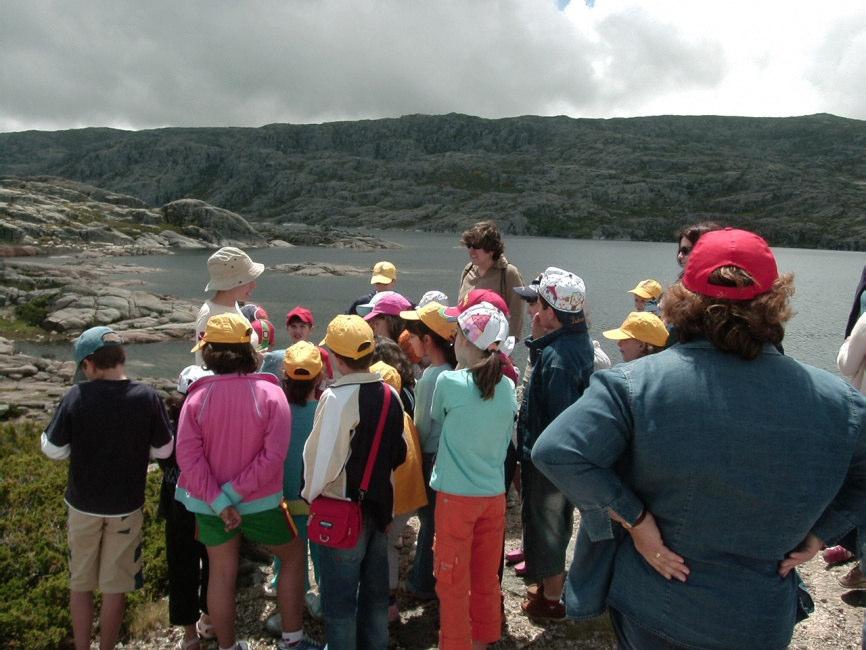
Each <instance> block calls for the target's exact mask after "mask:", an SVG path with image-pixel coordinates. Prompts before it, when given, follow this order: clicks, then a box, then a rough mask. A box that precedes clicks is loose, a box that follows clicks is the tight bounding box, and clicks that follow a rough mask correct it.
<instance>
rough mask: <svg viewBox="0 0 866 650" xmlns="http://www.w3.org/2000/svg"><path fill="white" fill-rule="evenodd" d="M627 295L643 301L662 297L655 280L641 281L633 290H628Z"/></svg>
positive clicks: (659, 287) (660, 287) (659, 286)
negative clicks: (631, 294)
mask: <svg viewBox="0 0 866 650" xmlns="http://www.w3.org/2000/svg"><path fill="white" fill-rule="evenodd" d="M628 293H633V294H634V295H636V296H637V297H638V298H643V299H644V300H658V299H659V298H660V297H661V295H662V285H661V284H659V283H658V282H656V281H655V280H641V281H640V282H638V283H637V286H636V287H635V288H634V289H629V290H628Z"/></svg>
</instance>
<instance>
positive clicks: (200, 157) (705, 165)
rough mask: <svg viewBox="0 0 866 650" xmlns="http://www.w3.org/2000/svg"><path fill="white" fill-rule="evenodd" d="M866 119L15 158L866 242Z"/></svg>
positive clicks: (79, 139) (279, 199)
mask: <svg viewBox="0 0 866 650" xmlns="http://www.w3.org/2000/svg"><path fill="white" fill-rule="evenodd" d="M864 145H866V122H863V121H859V120H850V119H844V118H839V117H835V116H832V115H826V114H819V115H811V116H805V117H791V118H741V117H713V116H695V117H677V116H659V117H644V118H628V119H625V118H623V119H610V120H600V119H592V120H590V119H572V118H568V117H532V116H526V117H515V118H507V119H498V120H487V119H482V118H476V117H471V116H467V115H457V114H451V115H440V116H425V115H411V116H405V117H402V118H397V119H383V120H365V121H358V122H338V123H327V124H314V125H291V124H272V125H268V126H264V127H261V128H166V129H153V130H146V131H135V132H131V131H120V130H115V129H103V128H100V129H79V130H72V131H57V132H36V131H30V132H22V133H6V134H0V174H14V175H18V176H32V175H37V174H50V175H53V176H58V177H63V178H68V179H73V180H76V181H78V182H84V183H89V184H93V185H96V186H99V187H104V188H108V189H109V190H111V191H112V192H117V193H124V194H128V195H132V196H136V197H140V198H141V199H142V200H143V201H145V202H146V203H147V204H150V205H163V204H165V203H167V202H171V201H174V200H177V199H179V198H184V197H186V198H194V199H198V200H202V201H206V202H208V203H210V204H213V205H219V206H222V207H224V208H226V209H228V210H231V211H233V212H236V213H238V214H240V215H243V217H244V218H245V219H247V220H248V221H252V222H256V223H259V222H268V223H285V222H290V223H303V224H307V225H320V226H321V225H325V226H340V227H344V226H372V227H380V228H381V227H396V228H423V229H430V230H457V229H459V228H461V227H463V226H464V225H466V224H468V223H471V222H473V221H476V220H478V219H481V218H495V219H497V221H499V222H500V224H501V225H502V226H503V228H504V229H505V230H506V231H507V232H511V233H517V234H533V235H551V236H564V237H586V238H619V239H638V240H669V239H670V238H671V233H672V231H674V230H676V229H677V228H678V227H679V226H681V225H682V224H683V223H687V222H690V221H697V220H702V219H715V220H718V221H722V222H725V223H731V224H734V225H740V226H744V227H750V228H753V229H755V230H758V231H759V232H761V233H762V234H764V235H765V236H766V237H767V238H768V239H769V240H770V241H771V243H773V244H775V245H790V246H811V247H826V248H856V249H866V219H864V215H866V146H864Z"/></svg>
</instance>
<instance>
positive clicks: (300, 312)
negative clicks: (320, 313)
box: [286, 305, 315, 327]
mask: <svg viewBox="0 0 866 650" xmlns="http://www.w3.org/2000/svg"><path fill="white" fill-rule="evenodd" d="M293 318H300V319H301V320H302V321H303V322H304V323H306V324H307V325H309V326H310V327H312V326H313V325H315V323H314V322H313V312H311V311H310V310H309V309H307V308H306V307H301V306H300V305H298V306H297V307H295V308H294V309H293V310H292V311H290V312H289V313H288V314H286V327H288V326H289V321H290V320H292V319H293Z"/></svg>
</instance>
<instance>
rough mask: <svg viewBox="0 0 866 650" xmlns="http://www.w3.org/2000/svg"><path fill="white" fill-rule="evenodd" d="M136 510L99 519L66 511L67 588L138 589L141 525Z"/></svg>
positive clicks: (118, 591) (140, 582)
mask: <svg viewBox="0 0 866 650" xmlns="http://www.w3.org/2000/svg"><path fill="white" fill-rule="evenodd" d="M143 520H144V514H143V513H142V511H141V510H137V511H135V512H133V513H132V514H129V515H126V516H125V517H100V516H98V515H88V514H85V513H83V512H79V511H77V510H74V509H73V508H70V509H69V532H68V539H69V574H70V576H69V588H70V590H72V591H94V590H95V589H97V587H98V588H99V590H100V591H102V592H103V593H107V594H122V593H126V592H128V591H134V590H135V589H139V588H141V586H142V585H143V583H144V578H143V575H142V572H141V524H142V522H143Z"/></svg>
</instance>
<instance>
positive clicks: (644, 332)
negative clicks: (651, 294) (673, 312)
mask: <svg viewBox="0 0 866 650" xmlns="http://www.w3.org/2000/svg"><path fill="white" fill-rule="evenodd" d="M602 335H604V337H605V338H608V339H611V340H613V341H622V340H624V339H637V340H638V341H642V342H644V343H649V344H650V345H654V346H656V347H662V346H663V345H665V344H666V343H667V342H668V328H667V327H665V324H664V323H663V322H662V319H661V318H659V317H658V316H656V315H655V314H651V313H650V312H647V311H633V312H631V313H630V314H629V315H628V317H627V318H626V319H625V320H624V321H623V322H622V325H620V326H619V327H618V328H617V329H615V330H606V331H604V332H602Z"/></svg>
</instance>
